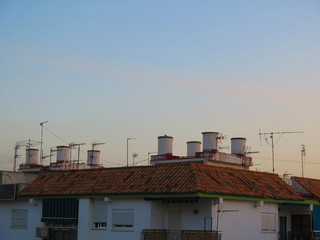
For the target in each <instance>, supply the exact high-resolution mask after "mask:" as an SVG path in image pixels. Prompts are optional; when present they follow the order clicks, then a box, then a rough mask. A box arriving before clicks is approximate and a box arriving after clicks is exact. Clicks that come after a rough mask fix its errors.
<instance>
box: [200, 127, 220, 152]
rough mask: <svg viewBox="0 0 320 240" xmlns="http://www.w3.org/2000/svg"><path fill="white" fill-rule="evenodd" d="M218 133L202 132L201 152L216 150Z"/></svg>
mask: <svg viewBox="0 0 320 240" xmlns="http://www.w3.org/2000/svg"><path fill="white" fill-rule="evenodd" d="M218 137H219V133H218V132H203V133H202V144H203V146H202V150H203V151H204V152H205V151H206V150H217V149H218Z"/></svg>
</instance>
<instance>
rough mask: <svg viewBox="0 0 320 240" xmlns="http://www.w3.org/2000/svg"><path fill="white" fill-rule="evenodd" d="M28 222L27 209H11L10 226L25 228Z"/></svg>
mask: <svg viewBox="0 0 320 240" xmlns="http://www.w3.org/2000/svg"><path fill="white" fill-rule="evenodd" d="M27 224H28V209H12V210H11V228H20V229H26V228H27Z"/></svg>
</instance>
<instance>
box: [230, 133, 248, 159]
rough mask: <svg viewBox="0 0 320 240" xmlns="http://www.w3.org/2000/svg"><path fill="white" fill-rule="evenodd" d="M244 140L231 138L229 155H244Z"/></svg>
mask: <svg viewBox="0 0 320 240" xmlns="http://www.w3.org/2000/svg"><path fill="white" fill-rule="evenodd" d="M246 140H247V139H245V138H242V137H237V138H231V154H237V155H245V150H246Z"/></svg>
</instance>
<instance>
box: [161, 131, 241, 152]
mask: <svg viewBox="0 0 320 240" xmlns="http://www.w3.org/2000/svg"><path fill="white" fill-rule="evenodd" d="M218 140H219V133H218V132H203V133H202V152H207V151H214V152H217V151H218ZM172 146H173V137H170V136H167V135H164V136H160V137H158V155H164V154H172ZM245 149H246V139H245V138H241V137H237V138H231V154H237V155H245ZM197 152H201V142H199V141H189V142H187V156H188V157H189V156H195V155H196V153H197Z"/></svg>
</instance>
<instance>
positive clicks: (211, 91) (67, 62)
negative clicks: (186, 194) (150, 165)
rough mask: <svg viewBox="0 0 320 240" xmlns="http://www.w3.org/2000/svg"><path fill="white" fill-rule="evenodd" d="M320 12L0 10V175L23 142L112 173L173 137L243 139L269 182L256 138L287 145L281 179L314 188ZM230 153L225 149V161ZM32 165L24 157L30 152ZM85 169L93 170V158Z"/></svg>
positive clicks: (307, 4) (71, 5) (298, 6)
mask: <svg viewBox="0 0 320 240" xmlns="http://www.w3.org/2000/svg"><path fill="white" fill-rule="evenodd" d="M319 11H320V2H319V1H316V0H314V1H297V0H290V1H289V0H288V1H273V0H269V1H253V0H252V1H235V0H234V1H215V0H212V1H201V2H199V1H158V2H155V1H139V0H138V1H90V2H87V1H67V2H66V1H34V0H30V1H24V2H21V1H14V0H10V1H9V0H3V1H1V3H0V52H1V54H0V111H1V115H0V133H1V137H0V157H1V162H0V168H1V169H11V168H12V158H13V153H14V144H15V142H17V141H21V140H26V139H29V138H30V139H34V140H40V126H39V123H40V122H42V121H46V120H49V122H48V123H47V124H46V127H47V128H48V129H49V130H50V131H51V132H53V133H55V135H57V136H59V137H60V138H62V139H63V140H64V141H65V142H63V141H61V140H60V139H58V138H57V137H55V136H54V135H53V134H52V133H51V132H49V131H48V130H46V129H45V131H44V142H45V144H44V152H45V153H48V151H49V148H50V147H52V146H58V145H61V144H65V143H66V142H67V143H68V142H86V143H87V145H86V146H85V147H83V149H84V151H86V150H87V149H90V144H91V143H92V142H93V141H98V142H106V144H105V145H103V146H100V147H99V149H100V150H101V158H102V163H103V164H104V165H105V166H118V165H121V166H122V165H125V164H126V138H127V137H136V138H137V140H135V141H132V142H131V143H130V149H131V150H132V151H134V152H137V153H138V154H139V156H138V159H137V161H139V160H140V161H142V160H144V159H146V158H147V153H148V152H153V151H156V150H157V136H160V135H163V134H167V135H172V136H173V137H174V153H175V154H177V155H185V153H186V144H185V143H186V142H187V141H189V140H201V132H202V131H218V132H222V133H224V134H226V135H228V137H229V139H228V140H225V141H224V142H223V143H222V145H224V146H228V145H230V143H229V142H230V138H231V137H238V136H242V137H246V138H247V144H248V145H249V146H251V149H252V150H255V151H260V153H259V154H255V155H252V157H254V163H255V164H257V165H255V166H254V167H253V168H254V169H255V168H257V169H259V170H261V171H271V170H272V165H271V160H270V158H271V148H270V146H267V145H266V144H265V142H264V141H262V143H261V144H260V141H259V137H258V132H259V129H260V128H261V130H262V132H271V131H304V134H286V135H283V136H282V137H281V138H280V140H279V142H278V143H277V145H276V160H277V159H278V161H277V162H276V172H278V173H279V174H283V173H284V172H286V173H291V174H294V175H299V176H300V175H301V164H300V163H299V161H300V145H301V144H305V145H306V150H307V156H306V161H307V162H309V163H306V166H305V175H307V176H309V177H319V176H318V172H319V169H320V161H319V160H320V159H319V156H320V148H319V147H318V136H319V134H320V127H319V122H320V113H319V108H320V96H319V93H318V91H319V89H320V81H319V76H320V68H319V65H320V44H319V42H320V41H319V39H320V15H319ZM225 151H229V150H225ZM21 154H22V155H23V156H22V158H21V159H20V160H19V161H20V162H23V161H24V151H23V150H21ZM81 158H82V159H83V160H85V158H86V156H85V153H83V154H82V156H81Z"/></svg>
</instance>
